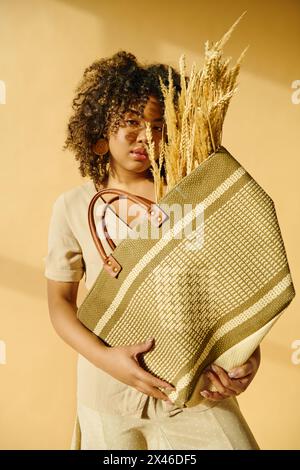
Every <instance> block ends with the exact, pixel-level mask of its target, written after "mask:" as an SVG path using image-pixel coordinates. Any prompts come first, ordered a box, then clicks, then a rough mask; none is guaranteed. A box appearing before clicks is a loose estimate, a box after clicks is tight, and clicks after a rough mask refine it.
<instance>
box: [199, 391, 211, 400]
mask: <svg viewBox="0 0 300 470" xmlns="http://www.w3.org/2000/svg"><path fill="white" fill-rule="evenodd" d="M200 394H201V395H202V396H203V397H204V398H207V397H208V395H209V394H208V392H207V391H206V390H203V391H202V392H200Z"/></svg>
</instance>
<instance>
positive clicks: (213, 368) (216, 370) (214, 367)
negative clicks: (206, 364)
mask: <svg viewBox="0 0 300 470" xmlns="http://www.w3.org/2000/svg"><path fill="white" fill-rule="evenodd" d="M211 368H212V370H213V371H214V372H215V373H216V374H217V373H218V372H219V368H218V366H215V365H214V364H212V366H211Z"/></svg>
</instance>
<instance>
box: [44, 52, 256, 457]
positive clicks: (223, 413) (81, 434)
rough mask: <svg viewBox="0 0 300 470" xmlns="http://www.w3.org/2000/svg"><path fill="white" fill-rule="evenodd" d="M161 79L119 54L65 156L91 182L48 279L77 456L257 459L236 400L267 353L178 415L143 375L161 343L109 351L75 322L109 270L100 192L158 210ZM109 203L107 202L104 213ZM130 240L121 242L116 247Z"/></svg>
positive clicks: (62, 219)
mask: <svg viewBox="0 0 300 470" xmlns="http://www.w3.org/2000/svg"><path fill="white" fill-rule="evenodd" d="M172 74H173V82H174V85H175V87H176V90H177V91H179V90H180V77H179V74H178V73H177V72H176V71H175V70H174V69H172ZM159 76H161V78H162V80H163V82H164V83H165V84H166V85H167V84H168V67H167V66H165V65H162V64H154V65H148V66H142V65H140V64H139V63H138V62H137V60H136V58H135V57H134V56H133V55H132V54H130V53H126V52H124V51H120V52H118V53H117V54H115V55H113V56H112V57H110V58H107V59H101V60H99V61H96V62H94V63H93V64H92V65H91V66H90V67H88V68H87V69H86V71H85V73H84V76H83V79H82V81H81V83H80V84H79V86H78V88H77V90H76V92H77V94H76V96H75V99H74V101H73V110H74V113H73V115H72V116H71V118H70V121H69V125H68V136H67V139H66V145H65V147H66V148H69V149H71V150H72V151H73V152H74V153H75V158H76V159H77V160H78V161H79V170H80V173H81V175H82V176H88V177H89V178H90V179H89V181H87V182H85V183H84V184H82V185H80V186H77V187H75V188H73V189H71V190H69V191H66V192H64V193H63V194H61V195H60V196H59V197H58V198H57V200H56V201H55V203H54V206H53V212H52V218H51V222H50V227H49V246H48V256H47V258H46V270H45V276H46V277H47V279H48V281H47V283H48V284H47V285H48V304H49V313H50V317H51V321H52V324H53V326H54V328H55V330H56V331H57V333H58V334H59V335H60V336H61V337H62V338H63V340H64V341H65V342H66V343H68V344H69V345H70V346H71V347H72V348H74V349H75V350H76V351H77V352H78V353H79V355H78V389H77V419H76V427H75V429H74V434H73V440H72V448H73V449H103V450H104V449H105V450H108V449H109V450H110V449H258V445H257V443H256V441H255V439H254V437H253V435H252V433H251V431H250V429H249V427H248V426H247V423H246V422H245V420H244V418H243V416H242V414H241V412H240V410H239V406H238V403H237V400H236V396H237V395H239V394H240V393H241V392H243V391H244V390H245V389H246V388H247V387H248V385H249V384H250V382H251V381H252V379H253V377H254V376H255V374H256V372H257V369H258V367H259V363H260V350H259V348H257V350H256V351H255V352H254V354H253V355H252V356H251V358H250V359H249V360H248V361H247V362H246V363H245V364H244V365H243V366H241V367H238V368H237V369H236V370H234V371H231V373H232V374H227V373H226V372H225V371H224V370H223V369H221V368H220V367H217V366H215V365H212V367H211V369H210V370H209V371H207V372H206V377H207V378H208V379H209V380H210V381H211V382H212V383H213V384H214V386H215V389H216V391H214V392H210V391H208V390H204V391H202V392H201V393H202V396H203V397H204V400H202V401H201V402H200V403H199V404H198V405H196V406H194V407H190V408H184V407H176V406H175V405H174V404H172V402H170V401H169V400H168V397H167V395H166V394H165V393H164V392H163V390H161V389H162V388H163V387H167V388H172V386H171V385H170V384H168V383H166V382H165V381H163V380H160V379H158V378H156V377H154V376H153V375H151V374H150V373H148V372H146V371H145V370H144V369H143V368H142V367H140V365H139V355H140V354H146V353H147V352H148V351H149V350H150V349H151V348H152V347H153V345H154V343H153V338H152V339H151V338H150V340H149V341H147V342H141V343H139V344H131V345H126V344H124V345H123V346H120V347H107V346H106V345H105V344H104V343H103V342H102V341H101V340H100V339H99V338H98V337H97V336H95V335H94V334H93V333H91V332H90V331H89V330H88V329H86V328H85V327H84V326H83V325H82V324H81V323H80V321H79V320H78V319H77V317H76V312H77V303H76V302H77V291H78V285H79V282H80V280H81V278H82V277H83V275H85V283H86V287H87V288H88V289H90V288H91V287H92V285H93V283H94V281H95V279H96V278H97V276H98V274H99V272H100V270H101V268H102V260H101V258H100V256H99V253H98V251H97V249H96V247H95V246H94V242H93V239H92V237H91V235H90V231H89V227H88V221H87V210H88V205H89V202H90V200H91V198H92V197H93V196H94V194H96V192H97V191H99V190H100V189H103V188H117V189H122V190H125V191H128V192H130V193H133V194H137V195H140V196H143V197H145V198H147V199H150V200H152V201H154V200H155V194H154V183H153V177H152V173H151V170H150V161H149V158H148V156H147V151H146V143H147V139H146V133H145V123H146V122H148V123H149V124H150V125H151V128H152V134H153V141H154V144H155V150H156V154H157V155H158V151H159V142H160V140H161V139H162V138H163V124H164V121H163V115H164V104H163V96H162V93H161V89H160V82H159ZM176 100H177V97H176V96H175V97H174V101H175V103H177V101H176ZM165 190H166V185H165ZM109 197H110V195H104V196H103V198H102V199H103V204H104V202H105V201H106V200H108V199H109ZM124 202H125V203H126V204H127V205H126V207H125V206H124ZM113 205H114V210H109V211H108V213H107V226H108V230H109V227H110V225H111V226H112V225H113V223H114V222H115V221H116V218H118V214H119V213H120V212H121V211H122V214H124V208H125V220H123V222H122V220H119V223H120V228H122V227H123V230H125V229H126V230H127V229H130V227H132V225H133V224H132V222H133V218H132V217H128V212H129V209H130V203H129V202H128V201H127V200H123V201H120V202H119V203H116V202H115V203H113ZM126 216H127V217H126ZM123 219H124V217H123ZM138 220H139V218H135V223H137V222H138ZM123 236H124V235H122V233H121V232H120V233H118V234H116V235H115V237H113V239H114V241H115V243H116V244H117V243H118V242H119V241H120V240H121V239H122V237H123ZM106 248H107V249H108V247H106ZM145 300H146V299H145ZM141 314H142V312H141ZM154 340H155V338H154ZM229 375H230V377H229Z"/></svg>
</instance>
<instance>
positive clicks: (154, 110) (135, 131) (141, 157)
mask: <svg viewBox="0 0 300 470" xmlns="http://www.w3.org/2000/svg"><path fill="white" fill-rule="evenodd" d="M145 122H148V123H149V124H150V125H151V129H152V139H153V142H154V145H155V155H156V157H158V155H159V143H160V141H161V138H162V131H163V124H164V120H163V114H162V109H161V106H160V103H159V101H158V100H157V98H155V97H154V96H150V97H149V99H148V101H147V103H146V106H145V107H144V111H143V116H141V115H139V114H138V113H137V112H136V108H135V106H134V105H132V106H130V109H128V111H127V112H126V113H125V114H124V117H123V119H122V122H121V124H120V127H119V128H118V130H117V131H116V133H114V134H110V135H109V138H108V144H109V151H110V162H111V164H112V166H113V167H114V168H116V169H118V168H121V169H124V170H129V171H133V172H138V173H141V172H145V171H146V170H147V169H148V168H149V167H150V166H151V163H150V160H149V158H148V156H147V150H146V146H145V144H147V138H146V125H145Z"/></svg>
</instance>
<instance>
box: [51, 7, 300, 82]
mask: <svg viewBox="0 0 300 470" xmlns="http://www.w3.org/2000/svg"><path fill="white" fill-rule="evenodd" d="M58 1H60V2H61V3H65V4H67V5H69V6H70V7H73V8H81V9H84V10H86V11H88V12H89V13H92V14H93V15H95V16H97V17H99V20H100V19H101V29H102V33H103V34H104V37H106V38H109V41H108V42H109V44H110V50H111V54H113V53H114V52H116V51H117V50H119V49H126V50H128V51H132V52H133V53H134V54H136V55H137V56H138V58H139V59H140V60H141V61H142V62H143V61H147V55H146V54H147V53H148V51H149V57H153V55H154V54H155V51H156V56H158V55H159V49H160V46H161V44H162V43H164V42H167V43H168V44H172V45H174V46H177V47H180V48H181V49H182V53H184V52H192V53H195V54H196V55H198V54H199V57H200V56H201V55H202V54H203V46H204V42H205V41H206V40H207V39H209V40H210V41H216V40H218V39H220V38H221V36H222V35H223V34H224V32H225V31H227V29H228V28H229V27H230V26H231V25H232V24H233V23H234V21H235V20H236V19H237V18H238V17H239V16H240V15H241V14H242V13H243V12H244V11H245V10H247V14H246V15H245V16H244V18H243V19H242V20H241V22H240V23H239V25H238V26H237V29H236V30H235V31H234V36H233V38H232V41H229V43H228V44H227V45H226V48H225V53H226V54H228V55H230V56H232V57H233V60H235V59H237V57H238V56H239V54H240V53H241V51H242V50H243V49H244V48H245V47H246V46H247V45H250V48H249V50H248V51H247V55H246V59H245V62H244V66H243V68H244V70H245V71H248V72H250V73H252V74H255V75H257V76H262V77H264V78H269V79H271V80H272V81H277V82H280V83H284V84H285V85H286V84H287V83H288V84H289V85H290V83H291V80H292V79H294V78H295V77H296V76H297V73H298V72H299V69H298V62H297V59H296V58H297V57H298V56H299V50H298V45H299V42H300V26H299V17H300V2H298V1H297V0H286V1H283V0H272V2H269V1H268V2H261V1H260V0H212V1H211V2H204V1H195V0H186V1H185V2H183V1H182V0H173V1H172V4H170V2H169V1H167V0H153V1H152V2H151V3H147V2H145V1H144V2H141V1H137V0H133V1H131V2H127V0H113V1H111V2H99V1H98V0H88V1H86V0H58ZM170 5H171V7H170ZM103 28H104V29H103ZM139 51H141V54H142V53H143V56H141V55H140V54H139ZM274 51H276V54H275V55H274ZM291 57H295V60H294V61H292V60H291ZM169 63H170V64H171V65H173V66H175V67H176V66H177V64H178V60H177V61H176V62H175V63H174V62H172V60H171V61H170V62H169Z"/></svg>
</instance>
